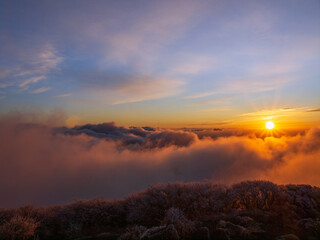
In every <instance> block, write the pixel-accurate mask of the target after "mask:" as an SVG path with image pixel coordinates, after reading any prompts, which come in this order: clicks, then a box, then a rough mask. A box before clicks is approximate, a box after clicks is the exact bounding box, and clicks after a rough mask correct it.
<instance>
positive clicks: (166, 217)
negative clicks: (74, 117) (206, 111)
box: [0, 181, 320, 240]
mask: <svg viewBox="0 0 320 240" xmlns="http://www.w3.org/2000/svg"><path fill="white" fill-rule="evenodd" d="M319 216H320V188H318V187H311V186H308V185H276V184H274V183H271V182H266V181H246V182H241V183H238V184H234V185H232V186H224V185H217V184H213V183H211V182H209V181H207V182H198V183H168V184H160V185H155V186H151V187H149V188H148V189H146V190H144V191H141V192H138V193H135V194H133V195H131V196H129V197H127V198H126V199H124V200H121V201H106V200H103V199H93V200H86V201H76V202H73V203H70V204H66V205H62V206H51V207H41V208H35V207H33V206H24V207H20V208H16V209H0V229H1V232H0V239H1V240H2V239H6V240H8V239H9V240H10V239H28V238H29V237H30V236H32V235H34V232H35V231H36V235H37V236H39V239H48V240H50V239H52V240H53V239H70V238H81V237H98V236H99V234H102V233H104V234H107V235H108V234H109V235H112V236H121V238H122V239H130V238H131V239H134V238H138V237H141V236H142V235H143V234H144V236H145V237H146V236H147V235H148V236H164V235H166V234H169V235H170V234H171V235H170V236H172V237H176V234H175V233H177V234H179V235H180V238H185V239H193V237H194V236H196V234H198V235H199V234H200V232H201V231H200V229H202V230H203V231H202V233H201V234H202V235H201V234H200V235H201V236H204V235H205V234H204V233H205V232H208V235H209V234H210V237H211V238H213V239H214V238H215V237H218V238H219V236H220V237H221V236H225V235H226V234H227V235H229V236H231V235H232V236H235V237H236V235H242V236H246V237H247V238H252V239H261V237H266V238H268V239H275V238H276V237H278V236H281V235H285V234H287V233H292V234H295V235H296V236H298V237H299V238H300V239H302V240H303V239H308V238H309V239H317V238H319V237H320V220H319ZM221 220H222V222H221ZM223 221H224V222H223ZM223 223H225V224H223ZM137 226H139V227H137ZM142 226H143V227H142ZM169 226H170V227H169ZM168 227H169V228H168ZM193 229H194V231H193ZM204 230H205V231H204ZM221 234H222V235H221Z"/></svg>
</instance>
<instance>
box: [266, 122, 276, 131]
mask: <svg viewBox="0 0 320 240" xmlns="http://www.w3.org/2000/svg"><path fill="white" fill-rule="evenodd" d="M274 126H275V125H274V123H273V122H272V121H268V122H266V128H267V129H269V130H271V129H273V128H274Z"/></svg>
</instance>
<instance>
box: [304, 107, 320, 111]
mask: <svg viewBox="0 0 320 240" xmlns="http://www.w3.org/2000/svg"><path fill="white" fill-rule="evenodd" d="M306 112H320V108H313V109H308V110H307V111H306Z"/></svg>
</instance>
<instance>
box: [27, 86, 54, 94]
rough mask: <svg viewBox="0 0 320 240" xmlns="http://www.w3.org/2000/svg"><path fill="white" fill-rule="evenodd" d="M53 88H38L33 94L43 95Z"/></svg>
mask: <svg viewBox="0 0 320 240" xmlns="http://www.w3.org/2000/svg"><path fill="white" fill-rule="evenodd" d="M50 89H51V88H49V87H42V88H38V89H36V90H33V91H32V92H31V93H43V92H47V91H49V90H50Z"/></svg>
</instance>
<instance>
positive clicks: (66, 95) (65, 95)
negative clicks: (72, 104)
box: [56, 93, 72, 98]
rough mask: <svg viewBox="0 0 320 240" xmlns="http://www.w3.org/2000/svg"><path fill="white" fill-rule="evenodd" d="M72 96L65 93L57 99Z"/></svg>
mask: <svg viewBox="0 0 320 240" xmlns="http://www.w3.org/2000/svg"><path fill="white" fill-rule="evenodd" d="M70 96H72V94H71V93H65V94H60V95H57V96H56V97H57V98H63V97H70Z"/></svg>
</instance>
